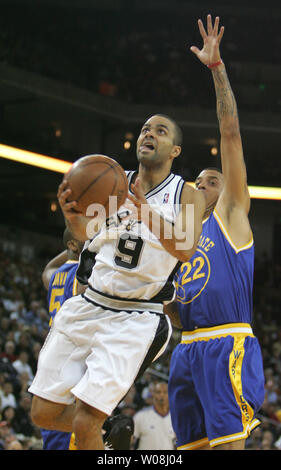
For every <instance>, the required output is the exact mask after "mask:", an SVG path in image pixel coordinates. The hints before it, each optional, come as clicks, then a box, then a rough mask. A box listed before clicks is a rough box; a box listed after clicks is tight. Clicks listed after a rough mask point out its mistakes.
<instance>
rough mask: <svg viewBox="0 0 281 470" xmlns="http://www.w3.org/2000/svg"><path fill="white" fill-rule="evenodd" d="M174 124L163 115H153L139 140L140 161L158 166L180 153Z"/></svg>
mask: <svg viewBox="0 0 281 470" xmlns="http://www.w3.org/2000/svg"><path fill="white" fill-rule="evenodd" d="M174 138H175V129H174V124H173V123H172V122H171V121H170V120H169V119H167V118H165V117H163V116H152V117H151V118H150V119H148V120H147V121H146V122H145V124H144V125H143V126H142V129H141V132H140V135H139V138H138V140H137V157H138V160H139V162H140V163H142V164H143V165H147V166H157V165H160V164H162V163H164V162H167V161H170V162H171V163H172V161H173V159H174V158H175V157H177V156H178V155H179V154H180V150H181V148H180V147H179V146H177V145H175V143H174Z"/></svg>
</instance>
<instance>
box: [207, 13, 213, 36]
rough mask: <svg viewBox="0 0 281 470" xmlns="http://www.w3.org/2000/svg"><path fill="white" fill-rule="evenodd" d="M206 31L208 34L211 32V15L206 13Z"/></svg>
mask: <svg viewBox="0 0 281 470" xmlns="http://www.w3.org/2000/svg"><path fill="white" fill-rule="evenodd" d="M207 31H208V34H212V32H213V26H212V17H211V15H208V16H207Z"/></svg>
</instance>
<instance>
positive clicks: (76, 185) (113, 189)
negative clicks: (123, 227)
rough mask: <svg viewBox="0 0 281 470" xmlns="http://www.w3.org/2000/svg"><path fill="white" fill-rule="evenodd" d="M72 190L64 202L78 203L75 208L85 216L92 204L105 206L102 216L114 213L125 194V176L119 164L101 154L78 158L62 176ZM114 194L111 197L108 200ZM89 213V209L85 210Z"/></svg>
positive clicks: (126, 181) (126, 190)
mask: <svg viewBox="0 0 281 470" xmlns="http://www.w3.org/2000/svg"><path fill="white" fill-rule="evenodd" d="M65 180H66V181H67V188H69V189H71V191H72V193H71V196H70V198H69V199H68V202H71V201H76V202H77V203H78V205H77V208H76V210H77V211H79V212H81V213H82V214H83V215H89V214H88V213H87V210H88V209H89V207H90V206H91V205H92V204H99V205H101V206H103V207H104V208H105V211H106V216H107V217H108V216H109V215H111V214H112V213H114V212H116V210H118V209H119V207H120V206H122V204H124V202H125V200H126V198H127V195H128V179H127V176H126V173H125V171H124V170H123V168H122V167H121V165H119V163H118V162H117V161H115V160H113V159H112V158H110V157H107V156H105V155H88V156H86V157H82V158H79V160H77V161H76V162H75V163H74V164H73V165H72V167H71V168H70V170H69V172H68V173H67V174H66V175H65V176H64V181H65ZM110 196H114V197H115V199H111V202H110ZM88 212H89V210H88Z"/></svg>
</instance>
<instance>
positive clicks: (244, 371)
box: [169, 323, 264, 450]
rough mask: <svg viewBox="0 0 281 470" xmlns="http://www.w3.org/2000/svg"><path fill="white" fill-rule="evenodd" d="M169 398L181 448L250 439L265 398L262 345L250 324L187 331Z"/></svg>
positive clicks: (177, 352) (173, 361)
mask: <svg viewBox="0 0 281 470" xmlns="http://www.w3.org/2000/svg"><path fill="white" fill-rule="evenodd" d="M169 401H170V412H171V418H172V424H173V428H174V431H175V433H176V436H177V448H178V449H179V450H185V449H186V450H189V449H190V450H191V449H196V448H200V447H203V446H205V445H207V444H209V445H210V446H211V447H215V446H216V445H219V444H225V443H228V442H233V441H236V440H240V439H246V438H247V437H248V435H249V434H250V432H251V430H252V429H254V428H255V427H256V426H257V425H258V424H260V422H259V421H258V420H257V419H256V418H255V413H257V411H258V410H259V409H260V407H261V405H262V404H263V401H264V373H263V362H262V354H261V350H260V346H259V343H258V340H257V338H256V337H255V336H254V335H253V332H252V329H251V326H250V325H248V324H244V323H233V324H227V325H220V326H217V327H213V328H204V329H202V328H199V329H196V330H194V331H192V332H183V333H182V339H181V343H179V344H178V345H177V346H176V348H175V349H174V351H173V354H172V358H171V363H170V377H169Z"/></svg>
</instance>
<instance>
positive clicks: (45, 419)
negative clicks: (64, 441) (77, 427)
mask: <svg viewBox="0 0 281 470" xmlns="http://www.w3.org/2000/svg"><path fill="white" fill-rule="evenodd" d="M73 412H74V405H70V406H68V405H64V404H60V403H54V402H51V401H49V400H45V399H44V398H41V397H37V396H34V397H33V399H32V407H31V419H32V421H33V423H34V424H35V425H36V426H38V427H41V428H44V429H49V430H56V431H64V432H71V431H72V420H73Z"/></svg>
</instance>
